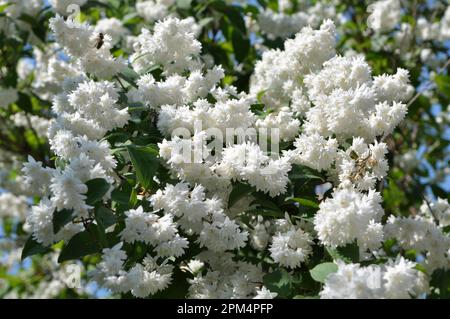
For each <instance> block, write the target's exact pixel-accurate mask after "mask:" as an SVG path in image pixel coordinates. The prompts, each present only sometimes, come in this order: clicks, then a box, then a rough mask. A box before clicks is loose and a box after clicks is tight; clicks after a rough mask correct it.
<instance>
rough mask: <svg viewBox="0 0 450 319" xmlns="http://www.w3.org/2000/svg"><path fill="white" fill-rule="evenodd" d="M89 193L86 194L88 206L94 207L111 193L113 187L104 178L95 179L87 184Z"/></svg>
mask: <svg viewBox="0 0 450 319" xmlns="http://www.w3.org/2000/svg"><path fill="white" fill-rule="evenodd" d="M86 186H87V187H88V191H87V193H86V197H87V199H86V204H88V205H94V204H95V203H97V202H99V201H101V200H102V198H103V196H105V194H106V193H107V192H108V191H109V189H110V187H111V185H109V183H108V182H107V181H105V180H104V179H103V178H94V179H91V180H89V181H87V182H86Z"/></svg>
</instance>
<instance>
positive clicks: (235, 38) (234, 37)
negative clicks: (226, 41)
mask: <svg viewBox="0 0 450 319" xmlns="http://www.w3.org/2000/svg"><path fill="white" fill-rule="evenodd" d="M231 43H232V44H233V49H234V56H235V57H236V60H237V61H238V62H242V61H244V60H245V58H246V57H247V55H248V52H249V51H250V41H249V39H248V38H247V37H246V36H244V35H243V34H242V33H241V32H240V31H238V30H237V29H233V31H232V33H231Z"/></svg>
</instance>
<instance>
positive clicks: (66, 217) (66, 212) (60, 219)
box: [53, 209, 73, 234]
mask: <svg viewBox="0 0 450 319" xmlns="http://www.w3.org/2000/svg"><path fill="white" fill-rule="evenodd" d="M72 214H73V210H72V209H63V210H60V211H58V210H56V211H55V212H54V213H53V233H54V234H56V233H58V232H59V231H60V230H61V228H63V227H64V226H66V225H67V224H68V223H69V222H70V221H72Z"/></svg>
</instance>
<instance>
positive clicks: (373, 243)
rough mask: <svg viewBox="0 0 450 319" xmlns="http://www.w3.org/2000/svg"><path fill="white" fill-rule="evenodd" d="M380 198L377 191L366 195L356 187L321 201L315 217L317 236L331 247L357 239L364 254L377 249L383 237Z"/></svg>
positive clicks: (338, 192)
mask: <svg viewBox="0 0 450 319" xmlns="http://www.w3.org/2000/svg"><path fill="white" fill-rule="evenodd" d="M381 201H382V198H381V196H380V194H379V193H377V192H375V191H374V190H370V191H369V193H368V194H367V195H366V194H363V193H360V192H358V191H356V190H355V189H353V188H343V189H339V190H335V191H334V193H333V197H332V198H329V199H326V200H325V201H323V202H322V203H321V204H320V209H319V211H318V212H317V214H316V215H315V217H314V229H315V230H316V232H317V237H318V238H319V239H320V241H321V242H322V243H324V244H325V245H329V246H332V247H337V246H345V245H347V244H351V243H352V242H353V241H355V240H356V242H357V244H358V247H359V249H360V253H361V254H365V253H366V252H367V250H370V251H373V250H376V249H378V248H379V247H380V245H381V242H382V240H383V226H382V224H381V217H382V216H383V214H384V211H383V208H382V207H381Z"/></svg>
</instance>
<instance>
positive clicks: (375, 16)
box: [367, 0, 401, 32]
mask: <svg viewBox="0 0 450 319" xmlns="http://www.w3.org/2000/svg"><path fill="white" fill-rule="evenodd" d="M367 11H368V12H370V13H371V14H370V16H369V17H368V18H367V25H368V26H369V27H370V28H372V29H373V30H375V31H378V32H387V31H391V30H392V29H394V27H395V26H396V25H397V24H398V23H399V22H400V17H401V8H400V1H399V0H381V1H377V2H375V3H372V4H371V5H369V6H368V7H367Z"/></svg>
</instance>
